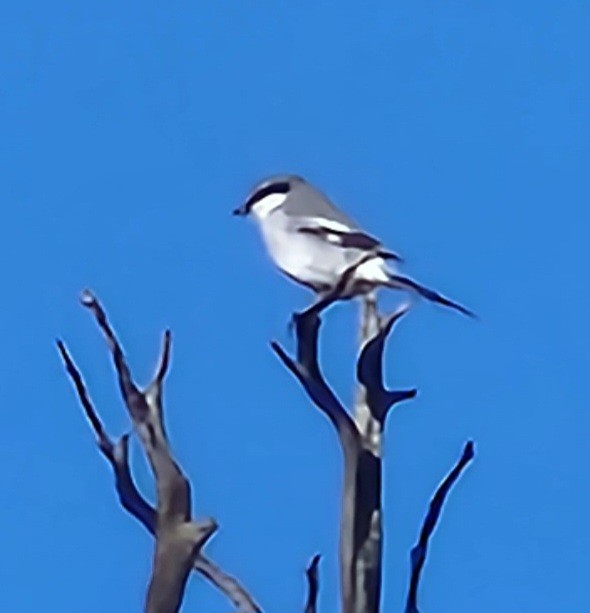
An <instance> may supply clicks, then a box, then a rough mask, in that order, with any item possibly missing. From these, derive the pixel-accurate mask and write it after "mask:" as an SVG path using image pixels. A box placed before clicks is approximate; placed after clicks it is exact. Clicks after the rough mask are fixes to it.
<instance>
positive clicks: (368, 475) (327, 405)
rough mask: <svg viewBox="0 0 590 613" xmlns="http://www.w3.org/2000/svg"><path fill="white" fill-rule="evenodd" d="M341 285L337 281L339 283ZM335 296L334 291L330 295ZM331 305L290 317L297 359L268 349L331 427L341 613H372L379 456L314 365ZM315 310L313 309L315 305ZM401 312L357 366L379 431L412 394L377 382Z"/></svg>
mask: <svg viewBox="0 0 590 613" xmlns="http://www.w3.org/2000/svg"><path fill="white" fill-rule="evenodd" d="M345 282H346V280H344V281H343V283H345ZM334 294H335V296H336V295H337V291H335V292H334ZM330 303H331V301H330V300H326V299H324V300H323V302H320V303H318V304H316V305H314V306H313V307H312V308H311V309H308V310H307V311H305V312H303V313H301V314H298V315H296V316H294V323H295V332H296V339H297V352H296V353H297V359H296V360H293V359H292V358H291V357H289V356H288V355H287V353H286V352H285V351H284V350H283V349H282V347H281V346H280V345H279V344H278V343H275V342H273V343H272V348H273V349H274V351H275V353H276V354H277V355H278V356H279V358H280V359H281V360H282V362H283V363H284V364H285V365H286V366H287V368H288V369H289V370H290V371H291V372H292V373H293V374H294V375H295V377H296V378H297V379H298V381H299V382H300V383H301V385H302V386H303V388H304V389H305V391H306V392H307V394H308V395H309V397H310V398H311V399H312V400H313V402H314V404H315V405H316V406H317V407H318V408H319V409H320V410H321V411H322V412H323V413H324V414H325V415H326V416H327V417H328V419H329V420H330V421H331V422H332V424H333V425H334V427H335V429H336V432H337V434H338V438H339V441H340V446H341V449H342V452H343V457H344V487H343V499H342V517H341V524H340V556H339V557H340V578H341V600H342V612H343V613H377V612H378V607H379V595H380V582H381V550H380V548H381V528H380V524H381V457H380V454H379V453H376V452H375V451H374V449H373V448H372V447H371V445H368V444H367V443H366V442H365V440H364V438H363V437H364V436H365V434H364V433H363V431H362V430H361V429H360V427H359V423H358V422H357V423H355V420H353V419H352V417H351V416H350V415H349V413H348V412H347V411H346V409H345V408H344V407H343V405H342V404H341V402H340V401H339V400H338V398H337V397H336V395H335V394H334V392H333V391H332V390H331V389H330V387H329V385H328V384H327V382H326V380H325V379H324V377H323V375H322V373H321V370H320V367H319V364H318V336H319V329H320V325H321V320H320V316H319V313H320V311H321V310H323V309H325V308H326V307H327V306H329V304H330ZM318 305H319V306H318ZM403 313H405V310H404V311H402V312H399V313H395V314H394V315H393V316H391V317H390V318H388V319H387V320H386V321H385V322H384V323H383V325H381V323H379V325H378V326H377V328H376V331H375V334H374V337H373V338H372V339H371V340H372V342H371V343H367V344H366V345H365V347H364V349H363V351H362V352H361V356H360V357H359V361H358V363H357V371H358V375H359V378H360V379H361V381H362V382H363V384H364V385H365V386H366V388H367V398H368V399H370V401H369V400H368V404H367V410H368V411H369V416H370V418H371V419H372V420H374V421H376V422H378V427H379V431H381V429H382V427H383V423H384V420H385V416H386V414H387V411H388V409H389V408H390V407H391V406H392V405H393V404H395V403H396V402H399V401H400V400H404V399H406V398H411V397H413V396H414V395H415V393H416V392H415V390H410V391H408V392H392V391H387V390H385V387H384V385H383V381H382V374H381V373H382V365H381V361H382V354H383V346H384V343H385V339H386V338H387V335H388V334H389V332H390V331H391V328H392V326H393V323H394V322H395V321H396V320H398V319H399V318H400V317H401V316H402V315H403Z"/></svg>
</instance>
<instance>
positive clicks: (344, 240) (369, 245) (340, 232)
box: [297, 218, 401, 261]
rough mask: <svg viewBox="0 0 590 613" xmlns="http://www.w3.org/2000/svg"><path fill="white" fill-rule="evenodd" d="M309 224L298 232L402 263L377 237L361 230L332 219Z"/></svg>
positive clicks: (320, 219) (318, 219)
mask: <svg viewBox="0 0 590 613" xmlns="http://www.w3.org/2000/svg"><path fill="white" fill-rule="evenodd" d="M306 222H307V223H305V224H301V225H299V227H298V228H297V231H298V232H301V233H303V234H312V235H314V236H317V237H318V238H321V239H322V240H325V241H326V242H328V243H331V244H333V245H338V246H340V247H342V248H343V249H360V250H361V251H375V253H376V254H378V255H379V256H381V257H382V258H385V259H391V260H397V261H401V258H400V256H398V255H397V254H396V253H394V252H393V251H388V250H386V249H384V248H383V245H382V244H381V242H380V241H378V240H377V239H376V238H375V237H373V236H371V235H370V234H366V233H365V232H363V231H361V230H359V229H358V228H349V227H347V226H346V225H344V224H342V223H340V222H337V221H333V220H331V219H322V218H313V219H312V218H310V219H308V220H306Z"/></svg>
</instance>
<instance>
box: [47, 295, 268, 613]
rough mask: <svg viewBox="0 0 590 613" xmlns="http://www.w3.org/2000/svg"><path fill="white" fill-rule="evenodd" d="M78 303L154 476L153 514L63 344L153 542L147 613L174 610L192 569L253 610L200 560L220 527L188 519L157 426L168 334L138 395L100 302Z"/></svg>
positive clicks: (181, 481) (185, 491) (184, 486)
mask: <svg viewBox="0 0 590 613" xmlns="http://www.w3.org/2000/svg"><path fill="white" fill-rule="evenodd" d="M82 303H83V304H84V306H86V307H87V308H89V309H90V310H91V311H92V313H93V314H94V316H95V319H96V321H97V323H98V325H99V327H100V329H101V330H102V331H103V333H104V335H105V338H106V340H107V343H108V345H109V348H110V350H111V352H112V354H113V361H114V364H115V369H116V372H117V375H118V379H119V385H120V388H121V392H122V395H123V398H124V400H125V404H126V406H127V408H128V410H129V414H130V416H131V418H132V421H133V424H134V427H135V429H136V431H137V432H138V434H139V436H140V440H141V442H142V446H143V448H144V450H145V452H146V455H147V456H148V459H149V462H150V465H151V467H152V471H153V473H154V476H155V478H156V489H157V494H158V505H157V509H156V510H155V509H153V507H151V505H149V504H148V503H147V502H146V500H145V499H144V498H143V497H142V495H141V494H140V493H139V491H138V490H137V487H136V485H135V483H134V481H133V478H132V476H131V472H130V470H129V463H128V435H125V436H124V437H122V438H121V440H120V441H119V442H118V443H116V444H113V442H112V441H111V439H110V438H109V437H108V435H107V434H106V432H105V429H104V427H103V425H102V422H101V421H100V418H99V417H98V414H97V412H96V411H95V409H94V407H93V405H92V402H91V401H90V398H89V396H88V393H87V391H86V388H85V385H84V383H83V380H82V377H81V375H80V373H79V371H78V370H77V368H76V367H75V365H74V363H73V360H72V359H71V357H70V356H69V354H68V352H67V350H66V348H65V346H64V344H63V343H62V342H61V341H58V349H59V352H60V354H61V357H62V359H63V361H64V364H65V366H66V370H67V372H68V374H69V376H70V378H71V379H72V381H73V383H74V386H75V388H76V391H77V393H78V397H79V399H80V402H81V404H82V406H83V408H84V411H85V413H86V416H87V417H88V420H89V421H90V423H91V425H92V427H93V430H94V431H95V434H96V436H97V440H98V444H99V448H100V449H101V451H102V452H103V454H104V455H105V457H106V458H107V459H108V460H109V463H110V464H111V466H112V468H113V472H114V474H115V483H116V489H117V492H118V494H119V500H120V502H121V505H122V506H123V507H124V508H125V509H126V510H127V511H129V513H131V514H132V515H133V516H134V517H136V518H137V519H138V520H139V521H140V522H141V523H142V524H143V525H144V526H145V527H146V529H147V530H148V531H149V532H150V533H152V534H153V535H154V536H155V537H156V550H155V555H154V564H153V569H152V577H151V580H150V585H149V588H148V595H147V598H146V611H147V613H174V612H176V611H177V610H178V608H179V607H180V604H181V602H182V597H183V593H184V588H185V585H186V580H187V578H188V574H189V572H190V570H191V568H193V567H194V568H195V569H196V570H198V571H199V572H200V573H201V574H202V575H204V576H205V577H207V578H208V579H209V580H210V581H211V582H212V583H214V584H215V585H216V586H217V587H218V588H219V589H220V590H221V591H223V592H224V593H225V594H226V595H227V596H228V597H229V598H230V599H231V600H232V602H234V604H235V605H236V606H237V607H238V610H239V611H242V612H244V613H246V612H248V613H256V612H258V611H260V608H259V607H258V605H256V603H255V602H254V601H253V599H252V598H251V597H250V596H249V595H248V594H247V592H246V591H245V590H244V589H243V588H242V587H241V586H240V585H239V583H238V582H237V581H236V580H235V579H233V578H232V577H230V576H228V575H226V574H225V573H224V572H223V571H222V570H221V569H220V568H219V567H217V566H216V565H215V564H213V562H211V561H210V560H208V559H207V558H205V557H204V556H202V555H201V553H200V550H201V548H202V546H203V545H204V543H205V542H206V541H207V540H208V539H209V538H210V536H211V535H212V534H213V533H214V532H215V530H216V529H217V526H216V524H215V522H214V521H213V520H211V519H208V520H203V521H198V522H196V521H192V520H191V509H190V490H189V487H190V486H189V483H188V480H187V479H186V478H185V477H184V475H183V473H182V471H181V469H180V468H179V467H178V465H177V463H176V462H175V461H174V459H173V457H172V455H171V453H170V449H169V445H168V441H167V438H166V435H165V431H164V428H163V424H162V404H161V397H162V386H163V381H164V378H165V374H166V372H167V369H168V365H169V361H170V346H171V336H170V333H169V332H166V334H165V335H164V340H163V345H162V351H161V355H160V360H159V365H158V368H157V370H156V374H155V377H154V380H153V381H152V383H151V384H150V385H149V386H148V388H147V389H146V391H144V392H141V391H140V390H139V389H138V387H137V386H136V385H135V383H134V382H133V380H132V377H131V374H130V370H129V368H128V366H127V363H126V361H125V357H124V353H123V350H122V348H121V346H120V344H119V342H118V341H117V338H116V336H115V334H114V332H113V330H112V328H111V327H110V324H109V323H108V320H107V317H106V314H105V312H104V310H103V309H102V307H101V305H100V303H99V302H98V301H97V300H96V298H95V297H94V296H93V295H92V294H91V293H90V292H84V294H83V296H82Z"/></svg>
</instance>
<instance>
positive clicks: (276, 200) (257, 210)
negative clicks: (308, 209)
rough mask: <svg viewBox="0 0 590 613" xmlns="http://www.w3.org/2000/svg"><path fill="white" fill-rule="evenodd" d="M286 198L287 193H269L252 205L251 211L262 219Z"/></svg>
mask: <svg viewBox="0 0 590 613" xmlns="http://www.w3.org/2000/svg"><path fill="white" fill-rule="evenodd" d="M286 199H287V194H269V195H268V196H265V197H264V198H262V200H259V201H258V202H257V203H256V204H255V205H254V206H253V207H252V212H253V213H254V215H256V217H258V219H264V218H265V217H268V216H269V215H270V214H271V213H272V212H273V211H274V210H275V209H278V208H279V207H280V206H281V205H282V204H283V202H285V200H286Z"/></svg>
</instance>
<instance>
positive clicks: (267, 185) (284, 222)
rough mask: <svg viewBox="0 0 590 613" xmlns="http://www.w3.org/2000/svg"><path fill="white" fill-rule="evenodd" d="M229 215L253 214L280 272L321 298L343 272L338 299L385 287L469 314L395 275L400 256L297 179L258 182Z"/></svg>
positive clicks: (411, 281) (437, 294)
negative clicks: (404, 291)
mask: <svg viewBox="0 0 590 613" xmlns="http://www.w3.org/2000/svg"><path fill="white" fill-rule="evenodd" d="M234 215H244V216H245V215H247V216H250V217H253V218H254V220H255V221H256V222H257V225H258V227H259V229H260V232H261V233H262V238H263V240H264V243H265V245H266V249H267V251H268V253H269V255H270V257H271V259H272V260H273V262H274V263H275V265H276V266H277V267H278V268H279V270H281V271H282V272H283V273H284V274H285V275H287V276H288V277H290V278H291V279H293V280H294V281H296V282H297V283H300V284H302V285H305V286H306V287H309V288H311V289H312V290H313V291H314V292H315V293H316V294H317V295H318V297H320V298H321V297H322V296H325V295H326V294H328V293H329V292H330V291H332V290H333V289H334V288H335V287H336V286H337V284H338V282H339V281H340V280H341V279H342V278H343V275H344V273H345V272H346V271H347V270H348V271H351V274H350V279H349V280H348V281H347V283H346V286H345V287H344V288H343V289H342V291H341V293H340V294H339V297H340V298H341V299H347V298H352V297H354V296H357V295H359V294H365V293H367V292H370V291H372V290H373V289H376V288H378V287H382V286H385V287H390V288H393V289H402V290H409V291H411V292H414V293H417V294H419V295H420V296H423V297H424V298H427V299H428V300H431V301H433V302H437V303H439V304H442V305H444V306H447V307H451V308H453V309H456V310H457V311H460V312H461V313H464V314H465V315H469V316H473V313H472V312H471V311H469V310H468V309H466V308H465V307H463V306H461V305H460V304H457V303H456V302H453V301H452V300H449V299H447V298H445V297H444V296H441V295H440V294H439V293H438V292H435V291H434V290H431V289H429V288H427V287H424V286H423V285H420V284H419V283H417V282H416V281H414V280H413V279H410V278H409V277H405V276H401V275H399V274H397V272H396V270H395V263H396V262H400V261H401V258H400V257H399V256H398V255H397V254H396V253H394V252H392V251H389V250H388V249H386V248H385V247H384V246H383V244H382V243H381V241H379V240H378V239H376V238H374V237H373V236H371V235H369V234H367V233H366V232H365V231H364V230H362V229H361V228H360V227H359V226H358V225H357V224H356V223H355V222H354V221H353V220H352V219H350V218H349V217H347V216H346V215H345V214H344V213H342V211H340V210H339V209H337V208H336V207H335V206H334V205H333V204H332V203H331V202H330V201H329V200H328V198H327V197H326V196H325V195H324V194H322V193H321V192H320V191H319V190H318V189H316V188H315V187H313V186H312V185H310V184H309V183H308V182H307V181H305V179H302V178H301V177H298V176H295V175H277V176H274V177H270V178H268V179H265V180H264V181H261V182H260V183H258V184H257V185H256V186H255V187H254V189H253V190H252V192H251V193H250V195H249V196H248V199H247V200H246V202H245V203H244V204H243V205H242V206H241V207H239V208H237V209H236V210H235V211H234ZM359 262H360V264H359ZM357 264H358V266H356V267H355V265H357Z"/></svg>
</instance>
